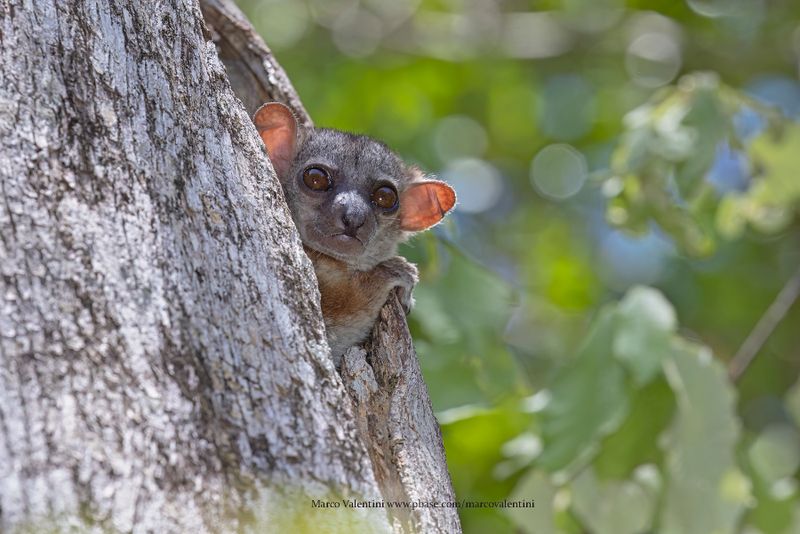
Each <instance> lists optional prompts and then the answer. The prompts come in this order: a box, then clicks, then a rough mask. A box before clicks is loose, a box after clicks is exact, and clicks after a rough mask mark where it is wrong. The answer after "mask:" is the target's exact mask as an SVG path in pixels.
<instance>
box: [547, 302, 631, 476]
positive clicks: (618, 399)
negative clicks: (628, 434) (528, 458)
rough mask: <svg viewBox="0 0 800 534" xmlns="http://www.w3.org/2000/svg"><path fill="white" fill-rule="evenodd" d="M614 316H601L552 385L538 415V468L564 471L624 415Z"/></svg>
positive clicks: (622, 376) (606, 312) (607, 311)
mask: <svg viewBox="0 0 800 534" xmlns="http://www.w3.org/2000/svg"><path fill="white" fill-rule="evenodd" d="M614 319H615V316H614V310H613V309H612V308H607V309H605V310H604V311H603V312H601V314H600V316H599V317H598V319H597V321H596V323H595V325H594V327H593V328H592V330H591V332H590V333H589V336H588V338H587V339H586V342H585V344H584V345H583V348H582V349H581V350H580V351H579V353H578V355H577V357H576V358H575V359H574V360H573V361H571V362H570V363H569V364H568V365H567V366H566V367H565V368H563V369H562V370H561V372H560V373H558V375H557V376H556V377H555V379H554V380H553V385H552V387H551V388H550V401H549V403H548V404H547V406H546V407H545V408H544V410H542V436H543V438H544V443H545V445H544V452H543V453H542V455H541V456H540V457H539V459H538V460H537V464H538V465H540V466H541V467H544V468H545V469H547V470H550V471H557V470H559V469H564V468H566V467H567V466H569V465H570V464H573V463H575V462H577V461H580V460H581V459H583V458H585V457H586V456H588V455H590V454H591V453H592V452H593V451H594V450H596V448H597V442H598V440H599V439H600V438H602V437H603V436H606V435H608V434H610V433H611V432H613V431H614V430H616V429H617V428H618V427H619V425H620V423H621V422H622V420H623V419H624V418H625V415H626V414H627V413H628V391H627V388H626V385H625V372H624V369H623V368H622V366H621V365H620V363H619V362H618V361H617V360H616V359H615V358H614V356H613V354H612V349H611V346H612V343H613V337H614Z"/></svg>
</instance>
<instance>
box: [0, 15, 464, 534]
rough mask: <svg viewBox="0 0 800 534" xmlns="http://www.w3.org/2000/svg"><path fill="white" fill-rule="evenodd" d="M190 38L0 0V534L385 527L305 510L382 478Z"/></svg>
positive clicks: (140, 20) (202, 48)
mask: <svg viewBox="0 0 800 534" xmlns="http://www.w3.org/2000/svg"><path fill="white" fill-rule="evenodd" d="M224 3H225V2H221V3H220V5H222V4H224ZM234 26H235V25H234ZM239 26H240V29H242V28H243V29H247V23H246V21H244V20H243V19H242V21H241V23H240V24H239ZM234 30H235V28H234ZM234 30H231V31H230V33H231V35H236V32H235V31H234ZM204 31H205V28H204V25H203V20H202V16H201V13H200V10H199V8H198V6H197V4H196V3H195V2H194V1H190V0H169V1H164V2H132V1H125V0H116V1H115V0H110V1H108V0H35V1H33V0H27V1H25V0H0V187H1V188H2V189H1V190H0V531H10V532H14V531H15V530H19V529H23V528H27V529H30V530H31V531H34V532H39V531H43V530H44V529H45V528H46V527H49V528H52V529H53V530H55V531H65V530H68V529H69V528H70V527H71V526H73V525H79V524H82V525H84V526H87V525H88V528H89V529H90V530H96V531H101V530H102V531H106V530H108V529H113V530H118V531H123V532H128V531H133V532H159V533H161V532H231V531H236V530H240V531H245V532H246V531H255V532H265V531H275V532H289V531H299V532H302V531H306V530H308V531H323V532H324V531H341V532H354V531H359V530H361V531H367V532H380V531H384V530H387V529H389V525H388V522H387V520H386V514H385V511H384V510H380V509H360V510H350V511H348V512H347V513H337V514H334V513H332V511H329V510H315V509H312V507H311V505H310V501H309V498H310V497H318V498H337V497H338V498H341V497H350V498H356V499H380V498H381V496H382V493H381V485H380V483H379V482H380V481H381V480H382V476H378V477H376V474H375V472H374V470H373V461H374V457H373V461H371V457H370V455H368V454H367V450H366V449H367V448H369V447H366V448H365V445H364V443H365V441H368V438H367V439H365V440H362V437H361V434H360V433H361V432H363V426H362V425H360V424H359V422H358V418H357V417H356V414H355V413H354V411H353V409H352V404H351V401H350V398H349V396H348V394H347V391H346V389H345V388H344V387H343V384H342V381H341V379H340V377H339V376H338V375H337V374H336V371H335V370H334V368H333V365H332V364H331V362H330V359H329V357H328V354H327V346H326V344H325V341H324V335H323V325H322V321H321V318H320V310H319V295H318V291H317V288H316V283H315V279H314V275H313V270H312V268H311V265H310V262H309V261H308V259H307V258H306V256H305V254H304V253H303V251H302V247H301V244H300V241H299V239H298V236H297V233H296V230H295V228H294V225H293V224H292V222H291V219H290V217H289V213H288V210H287V209H286V206H285V203H284V201H283V197H282V194H281V191H280V186H279V184H278V182H277V180H276V179H275V176H274V173H273V172H272V169H271V167H270V165H269V163H268V160H267V158H266V155H265V153H264V150H263V148H262V146H261V143H260V141H259V139H258V136H257V134H256V132H255V129H254V128H253V126H252V124H251V122H250V118H249V114H248V111H246V110H245V109H243V107H242V104H241V102H240V101H239V99H238V98H237V97H236V96H235V94H234V92H233V91H232V90H231V86H230V85H229V82H228V77H227V75H226V71H225V68H224V67H223V65H222V64H221V63H220V60H219V57H218V54H217V50H216V49H215V47H214V45H213V44H212V43H208V42H206V39H205V37H204ZM217 35H220V34H219V32H217ZM236 38H238V37H236ZM231 39H234V37H232V38H231ZM232 42H234V43H235V42H236V41H235V40H234V41H232ZM262 44H263V43H262ZM237 46H238V45H235V44H234V45H231V48H232V49H234V50H235V49H236V48H237ZM253 50H255V52H254V53H256V54H261V57H262V60H261V67H258V66H256V67H253V68H252V69H251V70H253V71H258V69H259V68H262V69H264V71H265V72H267V74H266V76H265V77H264V76H262V75H261V74H258V75H257V77H258V76H262V78H263V80H266V81H265V82H264V87H265V91H266V93H265V94H267V95H268V96H269V97H270V98H276V99H279V100H283V101H288V102H290V103H294V107H295V109H296V110H302V108H301V107H298V106H299V101H297V99H296V95H295V94H294V91H293V89H292V88H291V86H290V85H289V84H288V81H287V80H286V78H285V75H283V74H282V71H280V68H279V67H278V66H277V64H276V63H275V62H274V60H272V58H271V56H270V55H269V52H268V50H267V49H266V47H264V48H263V50H256V49H253ZM264 54H266V55H264ZM247 64H248V65H253V64H252V63H247ZM255 65H257V64H255ZM248 68H249V67H248ZM270 69H271V70H270ZM242 78H244V79H246V77H239V78H234V81H236V80H238V79H242ZM259 98H261V95H259ZM247 105H248V106H251V105H252V104H250V103H248V104H247ZM301 116H303V115H301ZM306 117H307V115H306ZM406 342H408V340H406ZM408 347H410V345H408ZM408 347H406V349H404V350H407V348H408ZM414 364H415V365H416V361H415V360H414ZM422 391H423V393H424V386H423V389H422ZM424 398H425V400H427V396H425V397H424ZM428 409H429V407H428ZM437 436H438V435H437ZM438 445H439V447H441V444H440V442H439V444H438ZM373 456H374V455H373ZM440 460H441V461H443V456H441V458H440ZM398 465H400V464H398ZM441 465H443V464H441ZM406 471H407V469H406ZM398 473H401V479H402V473H403V470H402V469H400V470H399V471H398ZM419 483H423V484H424V483H430V482H429V481H419ZM445 486H446V488H447V489H448V490H449V480H447V481H444V482H443V483H442V487H445ZM444 494H447V491H445V492H443V493H442V495H444ZM406 495H409V496H412V495H414V493H413V492H406ZM412 498H413V497H412ZM441 498H442V499H444V498H445V497H444V496H443V497H441ZM417 521H418V524H420V525H425V524H426V523H424V522H421V520H417Z"/></svg>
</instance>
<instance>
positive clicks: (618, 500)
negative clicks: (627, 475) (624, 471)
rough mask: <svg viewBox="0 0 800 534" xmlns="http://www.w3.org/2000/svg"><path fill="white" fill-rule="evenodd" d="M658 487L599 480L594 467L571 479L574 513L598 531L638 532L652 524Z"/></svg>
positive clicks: (608, 533) (611, 533)
mask: <svg viewBox="0 0 800 534" xmlns="http://www.w3.org/2000/svg"><path fill="white" fill-rule="evenodd" d="M656 489H657V488H651V487H648V486H647V485H645V484H642V483H640V482H638V481H632V480H607V481H600V480H598V479H597V478H596V477H595V474H594V471H593V470H592V469H591V468H587V469H585V470H584V471H583V472H582V473H581V474H580V476H578V477H577V478H576V479H575V480H574V481H573V482H572V499H573V506H574V508H575V512H576V513H577V515H578V517H580V519H581V520H582V521H583V523H584V525H587V526H589V527H591V531H592V532H593V533H595V534H637V533H639V532H644V531H645V530H647V528H648V527H649V526H650V524H651V521H652V519H653V514H654V513H655V508H656V503H657V501H658V494H657V491H656Z"/></svg>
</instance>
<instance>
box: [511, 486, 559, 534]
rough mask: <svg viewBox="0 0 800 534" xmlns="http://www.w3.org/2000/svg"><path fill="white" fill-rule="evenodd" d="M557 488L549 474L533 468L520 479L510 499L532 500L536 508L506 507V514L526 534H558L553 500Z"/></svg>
mask: <svg viewBox="0 0 800 534" xmlns="http://www.w3.org/2000/svg"><path fill="white" fill-rule="evenodd" d="M556 491H557V488H556V486H555V485H554V484H553V483H552V482H550V478H549V477H548V476H547V474H545V473H542V472H541V471H536V470H531V471H530V472H529V473H528V474H527V475H525V477H524V478H523V479H522V480H520V482H519V483H518V484H517V486H516V488H514V491H513V493H512V494H511V496H510V497H509V499H510V500H530V499H533V500H534V501H535V503H536V508H506V509H505V512H506V514H507V515H508V516H509V517H510V518H511V520H512V521H513V522H514V524H515V525H517V527H518V528H519V529H520V530H522V531H523V532H525V533H526V534H556V532H557V530H556V526H555V519H554V514H553V508H554V506H553V501H554V500H555V496H556Z"/></svg>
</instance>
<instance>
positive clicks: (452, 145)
mask: <svg viewBox="0 0 800 534" xmlns="http://www.w3.org/2000/svg"><path fill="white" fill-rule="evenodd" d="M487 143H488V139H487V136H486V131H485V130H484V129H483V127H482V126H481V125H480V124H478V123H477V122H476V121H474V120H473V119H470V118H469V117H465V116H463V115H453V116H450V117H445V118H444V119H442V120H441V121H439V124H438V126H437V127H436V131H435V132H434V135H433V144H434V146H435V147H436V152H437V154H438V155H439V158H440V159H441V160H442V161H444V162H448V161H451V160H454V159H458V158H463V157H468V156H473V157H480V156H483V153H484V152H485V151H486V145H487Z"/></svg>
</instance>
